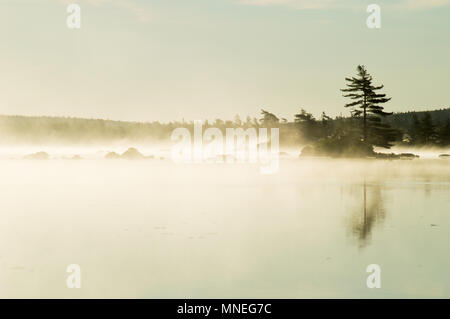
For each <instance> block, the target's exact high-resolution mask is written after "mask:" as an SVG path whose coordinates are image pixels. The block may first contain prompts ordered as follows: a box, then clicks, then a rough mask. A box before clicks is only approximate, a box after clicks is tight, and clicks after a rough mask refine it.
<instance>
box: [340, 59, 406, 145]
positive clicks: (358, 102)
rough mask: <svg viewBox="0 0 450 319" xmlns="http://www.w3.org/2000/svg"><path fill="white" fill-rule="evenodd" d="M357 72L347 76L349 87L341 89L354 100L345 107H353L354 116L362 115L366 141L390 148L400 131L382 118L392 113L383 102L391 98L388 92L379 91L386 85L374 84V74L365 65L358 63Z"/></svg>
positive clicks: (364, 139) (345, 95)
mask: <svg viewBox="0 0 450 319" xmlns="http://www.w3.org/2000/svg"><path fill="white" fill-rule="evenodd" d="M357 72H358V74H357V76H356V77H351V78H345V80H346V81H347V82H348V83H347V88H346V89H341V91H342V92H346V93H348V94H344V97H348V98H350V99H351V100H354V101H353V102H351V103H348V104H346V105H345V107H351V108H352V115H353V116H354V117H362V121H363V141H364V142H365V143H369V144H372V145H375V146H381V147H386V148H389V147H391V146H392V142H393V141H394V140H395V139H396V135H397V134H398V132H396V130H395V129H392V128H391V127H390V126H389V125H388V124H386V123H383V121H382V118H383V117H385V116H387V115H391V114H392V113H387V112H384V111H383V110H384V108H383V107H382V106H381V104H384V103H386V102H389V101H390V100H391V98H387V97H386V94H382V93H377V91H379V90H381V89H382V88H383V87H384V86H383V85H380V86H374V85H373V84H372V80H373V78H372V76H371V75H370V74H369V73H368V72H367V70H366V68H365V67H364V66H363V65H358V67H357Z"/></svg>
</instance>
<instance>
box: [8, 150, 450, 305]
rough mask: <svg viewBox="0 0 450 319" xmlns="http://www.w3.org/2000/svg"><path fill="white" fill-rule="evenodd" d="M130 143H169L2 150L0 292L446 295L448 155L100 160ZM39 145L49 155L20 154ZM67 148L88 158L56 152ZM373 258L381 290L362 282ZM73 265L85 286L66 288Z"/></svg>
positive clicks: (182, 295)
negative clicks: (270, 169) (275, 161)
mask: <svg viewBox="0 0 450 319" xmlns="http://www.w3.org/2000/svg"><path fill="white" fill-rule="evenodd" d="M130 146H134V147H136V148H138V149H139V151H141V152H142V153H144V154H145V155H150V154H154V155H164V154H166V155H167V154H169V151H170V149H169V148H168V146H167V145H166V146H163V147H158V148H150V147H148V148H145V147H144V145H127V146H125V145H116V146H115V147H116V148H115V149H114V148H112V146H111V145H109V146H106V147H97V146H96V147H89V148H78V147H77V148H74V147H66V148H61V147H58V148H51V147H48V148H45V147H41V148H39V147H33V148H14V149H11V148H10V149H8V150H5V149H4V150H3V151H2V159H1V160H0V176H1V178H0V194H2V196H1V198H2V200H1V201H0V212H1V215H2V223H0V246H1V247H0V297H23V298H35V297H44V298H47V297H57V298H72V297H73V298H92V297H105V298H117V297H127V298H128V297H129V298H133V297H146V298H169V297H170V298H226V297H233V298H249V297H252V298H265V297H267V298H303V297H307V298H314V297H338V298H344V297H360V298H387V297H405V298H408V297H435V298H441V297H447V298H448V297H450V290H449V284H448V283H449V282H450V271H449V269H450V257H449V255H448V247H447V244H448V241H449V237H450V215H449V213H448V212H449V211H450V199H449V196H448V195H449V190H450V169H449V167H450V166H449V165H448V164H449V161H448V160H446V159H438V158H434V159H426V158H425V159H424V158H420V159H414V160H344V159H326V158H298V153H299V152H298V153H295V150H291V151H290V152H289V150H288V154H287V155H284V156H282V158H281V160H280V165H279V171H278V172H276V173H275V174H272V175H261V174H260V172H259V169H258V165H251V164H233V165H231V164H211V165H206V164H191V165H186V164H178V165H176V164H174V163H172V162H171V160H170V158H165V159H160V158H154V159H148V160H141V161H139V160H136V161H132V160H130V161H126V160H106V159H103V156H102V154H104V152H109V151H117V152H121V151H124V150H125V149H126V148H127V147H130ZM12 150H13V151H14V152H12ZM35 151H46V152H48V153H49V154H50V155H51V158H50V159H49V160H46V161H38V160H24V159H22V156H23V155H25V154H29V153H32V152H35ZM8 152H10V153H11V154H12V153H14V155H11V154H10V155H8ZM99 152H103V153H101V154H100V153H99ZM74 154H79V155H81V156H82V157H83V158H85V159H84V160H78V161H69V160H63V157H68V156H71V155H74ZM436 154H437V153H436ZM372 263H376V264H379V265H380V266H381V267H382V271H383V289H375V290H371V289H367V287H366V285H365V282H366V278H367V273H366V271H365V269H366V267H367V265H369V264H372ZM70 264H78V265H80V267H81V272H82V288H81V289H67V288H66V278H67V276H68V273H66V268H67V266H68V265H70Z"/></svg>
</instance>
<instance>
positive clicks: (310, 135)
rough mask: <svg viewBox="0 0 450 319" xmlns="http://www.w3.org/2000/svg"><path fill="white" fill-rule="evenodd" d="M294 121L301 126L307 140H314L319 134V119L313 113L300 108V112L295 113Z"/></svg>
mask: <svg viewBox="0 0 450 319" xmlns="http://www.w3.org/2000/svg"><path fill="white" fill-rule="evenodd" d="M294 122H295V123H296V124H297V125H298V126H299V128H300V131H301V133H302V135H303V138H304V139H306V140H314V139H316V138H317V137H319V136H318V134H317V132H318V129H319V127H318V125H317V121H316V119H315V118H314V116H313V115H312V114H311V113H308V112H306V111H305V110H304V109H300V113H298V114H295V119H294Z"/></svg>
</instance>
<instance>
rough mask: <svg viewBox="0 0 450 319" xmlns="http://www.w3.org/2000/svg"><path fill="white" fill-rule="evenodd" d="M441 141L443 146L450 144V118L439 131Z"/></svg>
mask: <svg viewBox="0 0 450 319" xmlns="http://www.w3.org/2000/svg"><path fill="white" fill-rule="evenodd" d="M439 141H440V143H441V144H442V145H443V146H447V145H450V118H448V119H447V123H446V124H445V125H444V126H443V127H442V128H441V130H440V131H439Z"/></svg>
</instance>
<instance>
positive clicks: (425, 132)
mask: <svg viewBox="0 0 450 319" xmlns="http://www.w3.org/2000/svg"><path fill="white" fill-rule="evenodd" d="M421 133H422V134H421V135H422V137H423V142H424V143H425V144H428V143H432V142H435V141H436V138H437V133H436V125H434V123H433V119H432V118H431V114H430V113H429V112H426V113H425V115H424V117H423V119H422V122H421Z"/></svg>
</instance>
